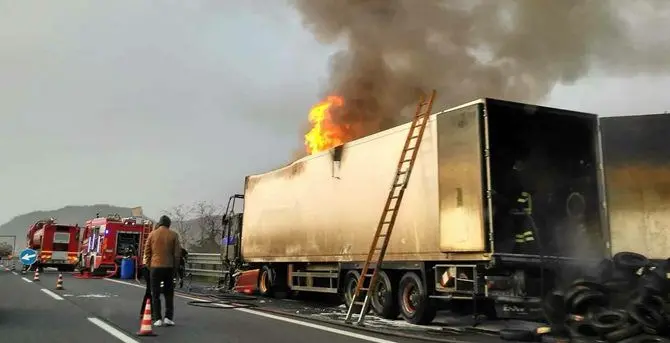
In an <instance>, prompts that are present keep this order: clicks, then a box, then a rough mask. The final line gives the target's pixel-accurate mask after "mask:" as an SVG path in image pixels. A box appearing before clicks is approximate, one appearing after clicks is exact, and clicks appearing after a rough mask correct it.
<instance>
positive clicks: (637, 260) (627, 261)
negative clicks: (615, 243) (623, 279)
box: [612, 252, 649, 271]
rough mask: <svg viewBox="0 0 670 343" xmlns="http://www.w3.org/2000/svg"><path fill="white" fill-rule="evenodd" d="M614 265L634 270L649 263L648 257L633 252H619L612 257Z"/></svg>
mask: <svg viewBox="0 0 670 343" xmlns="http://www.w3.org/2000/svg"><path fill="white" fill-rule="evenodd" d="M612 261H613V262H614V266H615V267H616V268H618V269H624V270H629V271H635V270H638V269H640V268H643V267H646V266H648V265H649V259H647V258H646V257H645V256H644V255H641V254H637V253H634V252H619V253H616V254H615V255H614V257H612Z"/></svg>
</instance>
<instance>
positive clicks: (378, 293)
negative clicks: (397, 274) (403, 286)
mask: <svg viewBox="0 0 670 343" xmlns="http://www.w3.org/2000/svg"><path fill="white" fill-rule="evenodd" d="M388 292H389V289H388V287H386V282H384V279H380V280H379V281H377V285H376V286H375V291H374V293H373V296H372V300H373V303H374V305H377V306H379V307H380V309H381V308H383V307H384V306H385V305H386V302H387V301H386V296H387V293H388Z"/></svg>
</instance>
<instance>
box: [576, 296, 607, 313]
mask: <svg viewBox="0 0 670 343" xmlns="http://www.w3.org/2000/svg"><path fill="white" fill-rule="evenodd" d="M567 306H568V309H569V311H570V313H573V314H579V315H585V314H587V313H589V312H590V311H591V310H592V309H596V308H603V307H605V306H607V298H606V297H605V295H604V294H603V293H602V292H598V291H593V290H588V291H584V292H580V293H579V294H577V295H576V296H575V297H574V298H573V299H572V302H571V303H569V304H567Z"/></svg>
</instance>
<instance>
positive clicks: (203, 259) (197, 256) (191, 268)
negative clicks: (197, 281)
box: [186, 253, 223, 277]
mask: <svg viewBox="0 0 670 343" xmlns="http://www.w3.org/2000/svg"><path fill="white" fill-rule="evenodd" d="M189 273H190V274H191V275H193V276H208V277H213V276H222V275H223V263H222V262H221V254H205V253H189V254H188V257H187V259H186V274H189Z"/></svg>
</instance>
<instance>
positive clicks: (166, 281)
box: [150, 267, 174, 321]
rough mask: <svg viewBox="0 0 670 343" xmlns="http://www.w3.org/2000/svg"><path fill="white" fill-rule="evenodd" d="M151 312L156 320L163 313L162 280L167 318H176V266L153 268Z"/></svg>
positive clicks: (161, 317) (160, 317)
mask: <svg viewBox="0 0 670 343" xmlns="http://www.w3.org/2000/svg"><path fill="white" fill-rule="evenodd" d="M150 279H151V299H152V300H151V312H152V317H153V318H152V319H153V320H154V321H156V320H159V319H163V316H162V315H161V312H162V309H161V282H163V294H164V295H165V318H167V319H170V320H173V319H174V268H162V267H161V268H151V277H150Z"/></svg>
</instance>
